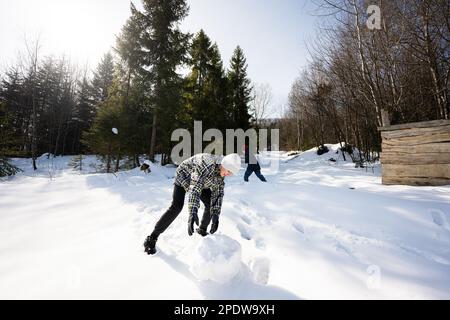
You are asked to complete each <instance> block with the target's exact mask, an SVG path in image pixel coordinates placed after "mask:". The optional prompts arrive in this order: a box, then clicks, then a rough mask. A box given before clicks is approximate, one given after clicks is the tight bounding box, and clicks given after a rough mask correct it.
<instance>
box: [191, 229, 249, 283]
mask: <svg viewBox="0 0 450 320" xmlns="http://www.w3.org/2000/svg"><path fill="white" fill-rule="evenodd" d="M241 260H242V254H241V245H240V244H239V242H237V241H235V240H233V239H231V238H229V237H227V236H222V235H216V236H212V237H208V238H205V239H204V240H203V241H201V242H200V244H199V245H198V246H197V248H196V249H195V252H194V257H193V263H192V265H191V272H192V274H193V275H194V276H195V277H196V278H197V279H198V280H201V281H207V280H211V281H214V282H217V283H219V284H225V283H227V282H229V281H230V280H232V279H233V278H234V277H235V276H236V275H237V274H238V273H239V270H240V268H241Z"/></svg>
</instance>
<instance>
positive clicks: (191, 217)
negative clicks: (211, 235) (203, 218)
mask: <svg viewBox="0 0 450 320" xmlns="http://www.w3.org/2000/svg"><path fill="white" fill-rule="evenodd" d="M194 223H195V224H196V225H197V226H198V225H200V223H199V221H198V215H197V213H196V212H193V213H191V214H190V215H189V222H188V234H189V236H192V235H193V234H194Z"/></svg>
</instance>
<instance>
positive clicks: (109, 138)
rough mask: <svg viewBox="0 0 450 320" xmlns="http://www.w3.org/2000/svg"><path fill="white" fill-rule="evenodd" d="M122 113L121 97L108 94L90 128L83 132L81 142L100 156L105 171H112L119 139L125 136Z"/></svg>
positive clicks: (118, 149)
mask: <svg viewBox="0 0 450 320" xmlns="http://www.w3.org/2000/svg"><path fill="white" fill-rule="evenodd" d="M123 115H124V110H123V100H122V98H121V97H118V96H115V95H112V96H109V97H108V98H107V100H106V101H105V102H103V103H102V104H101V105H100V107H99V109H98V112H97V116H96V117H95V119H94V122H93V125H92V127H91V128H90V130H89V131H87V132H84V133H83V139H82V142H83V143H84V144H85V145H87V146H88V147H89V149H90V151H92V152H93V153H94V154H96V155H98V156H100V158H101V159H102V161H103V163H104V164H105V171H106V172H107V173H111V172H112V171H113V165H114V163H113V161H114V159H116V160H117V159H119V160H120V152H121V150H120V146H121V141H120V140H121V139H122V137H126V132H124V130H123V127H124V126H123V124H124V123H125V124H126V119H125V117H124V116H123ZM116 129H117V130H118V131H117V133H116V132H115V130H116ZM116 171H117V170H116Z"/></svg>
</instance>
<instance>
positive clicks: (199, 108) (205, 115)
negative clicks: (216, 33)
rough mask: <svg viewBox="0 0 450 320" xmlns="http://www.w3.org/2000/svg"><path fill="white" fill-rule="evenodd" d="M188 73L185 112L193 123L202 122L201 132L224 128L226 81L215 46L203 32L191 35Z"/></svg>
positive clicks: (226, 120) (226, 103) (226, 102)
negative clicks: (189, 70)
mask: <svg viewBox="0 0 450 320" xmlns="http://www.w3.org/2000/svg"><path fill="white" fill-rule="evenodd" d="M190 65H191V72H190V74H189V75H188V77H187V80H186V86H185V94H184V97H185V102H186V111H187V112H190V115H191V120H190V122H191V125H192V122H193V120H197V121H202V122H203V127H204V129H209V128H219V129H226V127H227V124H228V122H229V121H228V119H227V118H228V117H227V109H228V105H229V101H228V80H227V78H226V76H225V72H224V68H223V62H222V59H221V56H220V52H219V48H218V46H217V44H216V43H214V44H212V43H211V40H210V39H209V37H208V36H207V35H206V34H205V32H204V31H203V30H200V32H199V33H197V35H196V36H195V38H194V40H193V42H192V46H191V50H190Z"/></svg>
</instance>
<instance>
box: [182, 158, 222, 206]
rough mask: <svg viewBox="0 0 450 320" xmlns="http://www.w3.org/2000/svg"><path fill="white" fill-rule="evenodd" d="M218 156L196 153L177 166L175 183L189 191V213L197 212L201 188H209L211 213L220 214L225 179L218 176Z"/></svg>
mask: <svg viewBox="0 0 450 320" xmlns="http://www.w3.org/2000/svg"><path fill="white" fill-rule="evenodd" d="M217 160H218V158H216V157H215V156H213V155H210V154H198V155H196V156H194V157H192V158H189V159H187V160H185V161H183V162H182V163H181V164H180V166H179V167H178V168H177V171H176V176H175V184H176V185H178V186H180V187H182V188H183V189H184V190H185V191H186V192H187V193H189V198H188V199H189V200H188V206H189V213H190V214H193V213H197V212H198V209H199V207H200V196H201V194H202V190H204V189H211V215H213V214H217V215H220V210H221V208H222V200H223V196H224V188H225V180H224V178H222V177H221V176H220V165H219V164H218V163H217Z"/></svg>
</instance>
